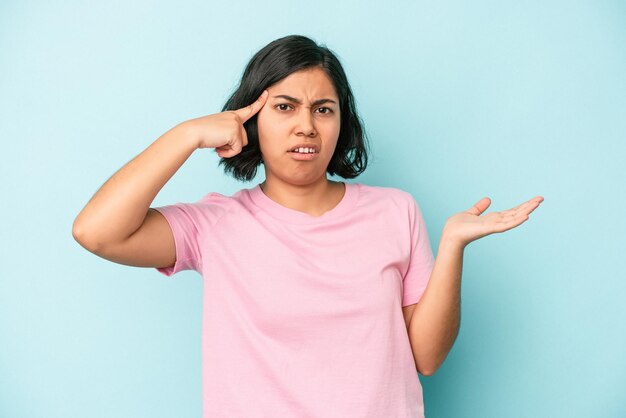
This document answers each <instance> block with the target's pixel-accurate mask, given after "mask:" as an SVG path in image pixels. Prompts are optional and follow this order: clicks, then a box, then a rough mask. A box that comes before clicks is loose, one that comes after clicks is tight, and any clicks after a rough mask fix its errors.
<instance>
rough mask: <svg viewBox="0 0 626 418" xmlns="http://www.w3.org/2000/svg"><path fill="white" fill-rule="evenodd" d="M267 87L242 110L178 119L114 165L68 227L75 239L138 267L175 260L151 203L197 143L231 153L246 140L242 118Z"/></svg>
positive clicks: (171, 242)
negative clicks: (118, 165)
mask: <svg viewBox="0 0 626 418" xmlns="http://www.w3.org/2000/svg"><path fill="white" fill-rule="evenodd" d="M267 96H268V94H267V92H265V93H264V94H262V95H261V96H260V97H259V98H258V99H257V100H256V101H255V102H254V103H252V104H250V105H248V106H245V107H243V108H241V109H237V110H232V111H225V112H221V113H216V114H212V115H208V116H203V117H200V118H196V119H191V120H188V121H185V122H182V123H180V124H178V125H176V126H175V127H173V128H172V129H170V130H169V131H167V132H166V133H164V134H163V135H162V136H160V137H159V138H158V139H157V140H156V141H154V143H152V144H151V145H150V146H149V147H148V148H146V149H145V150H144V151H143V152H141V154H139V155H137V156H136V157H135V158H133V159H132V160H131V161H130V162H128V163H127V164H126V165H124V166H123V167H122V168H121V169H119V170H118V171H117V172H116V173H115V174H113V176H111V178H109V179H108V180H107V181H106V183H104V185H102V187H101V188H100V189H99V190H98V191H97V192H96V193H95V194H94V195H93V197H92V198H91V199H90V200H89V202H88V203H87V205H86V206H85V207H84V208H83V210H82V211H81V212H80V213H79V214H78V216H77V217H76V219H75V220H74V225H73V227H72V235H73V236H74V239H75V240H76V241H77V242H78V243H79V244H81V245H82V246H83V247H84V248H86V249H87V250H89V251H91V252H92V253H94V254H97V255H99V256H100V257H103V258H106V259H107V260H111V261H114V262H117V263H120V264H126V265H131V266H138V267H169V266H171V265H173V264H174V262H175V261H176V248H175V246H174V245H175V243H174V236H173V234H172V231H171V229H170V226H169V224H168V222H167V220H166V219H165V217H163V215H162V214H161V213H159V212H158V211H156V210H154V209H152V208H150V205H151V204H152V201H153V200H154V198H155V197H156V195H157V194H158V193H159V191H160V190H161V189H162V188H163V186H164V185H165V183H167V182H168V181H169V179H170V178H171V177H172V176H173V175H174V173H176V171H178V169H179V168H180V167H181V166H182V165H183V163H184V162H185V161H187V159H188V158H189V156H190V155H191V154H192V153H193V152H194V151H195V150H196V149H199V148H215V151H216V152H217V154H218V155H219V156H220V157H224V158H230V157H233V156H234V155H237V154H239V153H240V152H241V150H242V148H243V147H244V146H246V145H247V144H248V138H247V135H246V131H245V129H244V125H243V124H244V123H245V122H246V121H247V120H248V119H250V118H251V117H252V116H254V115H255V114H256V113H257V112H258V111H260V110H261V109H262V108H263V106H264V105H265V101H266V100H267Z"/></svg>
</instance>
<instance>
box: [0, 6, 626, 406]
mask: <svg viewBox="0 0 626 418" xmlns="http://www.w3.org/2000/svg"><path fill="white" fill-rule="evenodd" d="M522 3H523V4H522ZM289 34H303V35H307V36H310V37H312V38H313V39H314V40H316V41H318V42H320V43H325V44H326V45H327V46H328V47H329V48H330V49H332V50H333V51H334V52H335V53H336V54H337V55H338V56H339V58H340V60H341V61H342V63H343V65H344V67H345V69H346V71H347V74H348V77H349V80H350V82H351V85H352V88H353V91H354V93H355V96H356V100H357V106H358V109H359V111H360V113H361V116H362V118H363V120H364V122H365V128H366V130H367V132H368V133H369V136H370V138H371V140H372V151H373V154H372V155H371V161H370V165H369V167H368V169H367V171H366V172H365V173H364V174H363V175H361V176H360V177H358V178H356V179H354V180H349V181H355V182H362V183H366V184H371V185H381V186H391V187H398V188H401V189H403V190H406V191H409V192H410V193H412V194H413V196H414V197H415V199H416V200H417V201H418V202H419V204H420V206H421V208H422V210H423V214H424V217H425V219H426V223H427V226H428V232H429V235H430V239H431V244H432V247H433V250H434V251H435V252H436V251H437V247H438V243H439V238H440V233H441V230H442V228H443V225H444V223H445V221H446V219H447V218H448V217H449V216H451V215H452V214H454V213H457V212H460V211H464V210H467V209H469V208H470V207H471V206H472V205H473V204H474V203H476V201H478V200H479V199H480V198H482V197H484V196H488V197H490V198H491V199H492V205H491V207H490V208H488V209H487V213H488V212H491V211H499V210H504V209H508V208H510V207H513V206H515V205H517V204H519V203H522V202H523V201H525V200H527V199H529V198H531V197H534V196H536V195H541V196H543V197H544V198H545V201H544V202H543V203H542V205H541V206H540V207H539V208H538V209H537V210H535V212H533V213H532V214H531V215H530V219H529V220H528V221H526V222H525V223H523V224H522V225H520V226H519V227H517V228H515V229H512V230H510V231H507V232H504V233H501V234H493V235H489V236H487V237H484V238H483V239H480V240H478V241H475V242H473V243H471V244H470V245H469V246H468V247H467V249H466V251H465V258H464V266H463V283H462V311H461V330H460V334H459V336H458V338H457V340H456V343H455V345H454V347H453V348H452V351H451V352H450V354H449V355H448V358H447V359H446V361H445V363H444V364H443V365H442V367H441V368H440V369H439V370H438V371H437V372H436V374H434V375H433V376H430V377H424V376H420V379H421V381H422V384H423V387H424V396H425V405H426V415H427V417H428V418H439V417H465V418H470V417H472V418H473V417H476V418H478V417H480V418H491V417H493V418H496V417H498V418H499V417H624V416H626V332H625V330H626V315H625V313H626V310H625V309H624V295H625V293H626V285H625V280H624V279H625V278H626V277H625V273H624V272H625V271H626V263H625V262H624V260H625V258H626V257H624V250H625V245H624V234H625V232H626V228H625V225H624V224H625V221H624V219H625V217H624V215H625V213H624V212H625V211H624V206H625V204H626V199H625V188H624V179H625V178H626V176H625V170H624V161H626V158H625V157H626V155H625V154H626V152H625V149H626V147H625V146H624V140H625V139H626V138H625V136H626V135H625V134H626V3H625V2H621V1H597V0H596V1H575V2H570V1H551V2H550V1H548V2H546V1H529V2H514V1H510V2H498V1H476V2H466V1H457V2H454V1H438V2H423V1H420V2H398V1H396V2H391V3H387V4H383V2H371V3H368V2H355V1H351V2H348V1H345V2H336V1H326V0H321V1H315V2H306V3H304V2H285V1H283V2H266V1H264V2H252V1H248V2H219V3H217V2H200V1H198V2H189V1H188V2H176V3H175V2H169V3H168V2H146V1H134V2H125V1H124V2H123V1H108V2H76V1H64V2H62V3H61V2H59V3H58V4H54V5H53V4H52V3H50V2H44V1H19V2H18V1H4V2H2V3H1V4H0V138H1V141H2V148H1V149H2V164H0V174H1V175H0V179H1V180H0V181H1V183H0V184H1V190H0V192H1V194H2V205H1V208H0V211H1V217H2V221H3V222H2V231H1V232H0V234H1V237H2V239H1V240H0V257H2V273H1V279H0V416H2V417H15V418H18V417H19V418H21V417H48V418H56V417H59V418H60V417H199V416H200V414H201V369H200V364H201V363H200V362H201V351H200V349H201V347H200V343H201V341H200V331H201V330H200V324H201V309H202V300H201V290H202V282H201V277H200V276H199V275H198V274H197V273H195V272H193V271H189V272H182V273H180V274H178V275H176V276H174V277H172V278H166V277H165V276H163V275H161V274H159V273H158V272H157V271H156V270H154V269H148V268H136V267H130V266H125V265H120V264H115V263H112V262H109V261H106V260H104V259H102V258H99V257H97V256H95V255H93V254H91V253H89V252H88V251H86V250H85V249H83V248H82V247H81V246H80V245H79V244H78V243H76V242H75V241H74V239H73V237H72V233H71V229H72V223H73V221H74V219H75V217H76V216H77V214H78V212H79V211H80V210H81V209H82V208H83V206H84V205H85V204H86V203H87V201H88V200H89V199H90V198H91V196H92V195H93V194H94V193H95V192H96V190H97V189H98V188H99V187H100V186H101V185H102V184H103V183H104V182H105V181H106V180H107V179H108V178H109V177H110V176H111V175H112V174H113V173H114V172H116V171H117V170H118V169H119V168H120V167H122V166H123V165H124V164H126V163H127V162H128V161H130V160H131V159H132V158H133V157H134V156H136V155H137V154H139V153H140V152H141V151H143V150H144V149H145V148H146V147H148V146H149V145H150V144H151V143H152V142H153V141H154V140H156V138H158V137H159V136H160V135H162V134H163V133H164V132H166V131H167V130H168V129H170V128H171V127H173V126H174V125H176V124H178V123H180V122H182V121H185V120H188V119H191V118H195V117H200V116H203V115H207V114H211V113H216V112H218V111H219V110H220V109H221V106H222V105H223V103H224V102H225V100H226V98H227V97H228V96H229V94H230V93H231V92H232V91H233V90H234V88H235V87H236V85H237V83H238V80H239V78H240V77H241V74H242V71H243V68H244V66H245V64H246V63H247V62H248V60H249V59H250V58H251V57H252V55H253V54H254V53H255V52H256V51H257V50H258V49H260V48H261V47H263V46H264V45H266V44H267V43H268V42H270V41H272V40H274V39H276V38H279V37H282V36H285V35H289ZM218 159H219V157H218V156H217V155H216V154H215V153H214V152H209V151H208V150H199V151H197V152H196V153H194V154H193V155H192V156H191V157H190V158H189V160H188V161H187V162H186V163H185V164H184V165H183V167H182V168H181V169H180V170H179V171H178V172H177V173H176V174H175V176H174V177H173V178H172V179H171V180H170V181H169V183H168V184H166V185H165V187H164V188H163V189H162V191H161V192H160V193H159V194H158V196H157V198H156V199H155V201H154V202H153V204H152V206H161V205H166V204H173V203H176V202H192V201H196V200H198V199H199V198H200V197H202V196H203V195H204V194H206V193H208V192H209V191H218V192H221V193H225V194H231V193H234V192H235V191H236V190H238V189H240V188H242V187H251V186H253V185H255V184H256V183H258V182H261V181H262V180H263V178H264V173H263V170H262V167H261V169H260V170H259V175H258V176H257V178H256V179H255V181H254V182H252V183H239V182H237V181H235V180H234V179H232V178H230V177H226V176H225V175H224V173H223V170H222V169H221V168H219V169H218V167H217V162H218ZM333 179H336V180H337V179H338V180H341V179H340V178H333ZM357 378H358V377H357Z"/></svg>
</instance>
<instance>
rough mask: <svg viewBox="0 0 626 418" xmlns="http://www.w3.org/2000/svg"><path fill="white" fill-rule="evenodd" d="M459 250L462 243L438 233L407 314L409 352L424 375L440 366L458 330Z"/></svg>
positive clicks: (460, 261)
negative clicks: (424, 280)
mask: <svg viewBox="0 0 626 418" xmlns="http://www.w3.org/2000/svg"><path fill="white" fill-rule="evenodd" d="M463 251H464V247H463V246H462V245H459V244H457V243H456V242H452V241H449V240H448V239H447V238H446V237H445V236H442V239H441V241H440V243H439V250H438V252H437V258H436V259H435V265H434V267H433V271H432V273H431V276H430V281H429V283H428V286H427V288H426V291H425V292H424V295H423V296H422V298H421V299H420V301H419V303H418V304H417V305H416V306H415V310H414V311H413V316H412V317H411V321H410V324H409V339H410V341H411V347H412V350H413V356H414V358H415V363H416V366H417V369H418V370H419V371H420V373H422V374H425V375H430V374H432V373H434V372H435V371H436V370H437V369H438V368H439V366H441V364H442V363H443V361H444V360H445V358H446V356H447V355H448V353H449V352H450V349H451V348H452V345H453V344H454V341H455V339H456V337H457V335H458V332H459V325H460V310H461V273H462V268H463Z"/></svg>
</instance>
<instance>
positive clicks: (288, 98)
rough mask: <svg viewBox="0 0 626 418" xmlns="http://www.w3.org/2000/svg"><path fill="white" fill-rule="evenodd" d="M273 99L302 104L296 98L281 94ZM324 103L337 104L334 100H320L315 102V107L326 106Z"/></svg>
mask: <svg viewBox="0 0 626 418" xmlns="http://www.w3.org/2000/svg"><path fill="white" fill-rule="evenodd" d="M272 97H274V98H275V99H278V98H280V99H285V100H288V101H290V102H293V103H297V104H299V105H301V104H302V100H300V99H296V98H295V97H291V96H287V95H286V94H279V95H278V96H272ZM324 103H335V104H337V102H336V101H334V100H332V99H319V100H316V101H314V102H313V106H317V105H320V104H324Z"/></svg>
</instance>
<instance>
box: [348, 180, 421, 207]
mask: <svg viewBox="0 0 626 418" xmlns="http://www.w3.org/2000/svg"><path fill="white" fill-rule="evenodd" d="M358 187H359V190H360V194H361V195H363V196H364V197H365V198H370V199H374V200H381V199H391V200H394V201H398V202H402V203H407V202H410V201H411V200H414V198H413V195H412V194H411V193H410V192H408V191H406V190H403V189H401V188H399V187H393V186H378V185H371V184H365V183H358Z"/></svg>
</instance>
